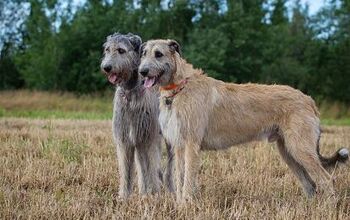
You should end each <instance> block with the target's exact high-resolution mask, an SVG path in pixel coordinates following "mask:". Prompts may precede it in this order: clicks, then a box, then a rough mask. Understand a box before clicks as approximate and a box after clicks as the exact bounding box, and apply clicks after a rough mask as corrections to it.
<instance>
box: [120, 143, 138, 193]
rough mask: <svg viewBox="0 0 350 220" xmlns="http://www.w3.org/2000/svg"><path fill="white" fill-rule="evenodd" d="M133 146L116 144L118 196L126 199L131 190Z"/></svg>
mask: <svg viewBox="0 0 350 220" xmlns="http://www.w3.org/2000/svg"><path fill="white" fill-rule="evenodd" d="M134 151H135V148H134V147H130V146H124V145H118V146H117V157H118V164H119V176H120V179H119V181H120V183H119V197H120V198H122V199H126V198H127V197H129V195H130V193H131V190H132V171H133V166H134Z"/></svg>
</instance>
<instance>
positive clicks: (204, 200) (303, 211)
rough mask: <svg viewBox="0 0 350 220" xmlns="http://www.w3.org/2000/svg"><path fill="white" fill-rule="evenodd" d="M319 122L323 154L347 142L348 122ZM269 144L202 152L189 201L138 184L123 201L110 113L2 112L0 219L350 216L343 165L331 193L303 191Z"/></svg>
mask: <svg viewBox="0 0 350 220" xmlns="http://www.w3.org/2000/svg"><path fill="white" fill-rule="evenodd" d="M323 130H324V132H323V135H322V138H321V150H322V153H323V154H327V155H329V154H330V153H332V152H333V151H334V150H335V149H337V148H338V147H339V146H350V127H339V126H327V127H324V128H323ZM275 148H276V147H275V145H274V144H269V143H267V142H252V143H249V144H245V145H241V146H237V147H233V148H231V149H229V150H226V151H217V152H203V153H202V162H201V170H200V175H199V183H200V184H199V186H200V190H199V195H198V196H199V198H198V199H197V200H195V203H191V204H188V205H186V206H177V205H176V203H175V200H174V196H173V195H171V194H169V193H167V192H166V191H165V190H163V191H162V192H161V193H159V194H158V195H153V196H148V197H140V196H138V195H137V193H135V191H136V190H137V189H136V187H135V190H134V193H133V195H132V196H131V198H130V199H129V200H127V201H122V200H120V199H119V198H118V196H117V192H118V185H119V184H118V169H117V161H116V152H115V149H114V146H113V143H112V134H111V122H110V121H109V120H61V119H50V120H48V119H46V120H40V119H19V118H0V219H40V218H41V219H67V218H68V219H350V186H349V184H350V168H349V165H347V166H346V165H345V166H344V165H343V166H340V167H338V168H337V169H336V171H335V172H334V176H335V177H336V181H335V189H336V197H335V198H333V199H329V198H325V197H322V196H316V198H314V199H307V198H306V197H305V195H304V194H303V192H302V190H301V188H300V187H299V185H298V182H297V180H296V178H295V177H294V176H293V175H292V173H291V171H290V170H289V169H288V167H287V166H286V164H285V163H284V162H283V161H282V160H281V158H280V156H279V155H278V152H277V150H276V149H275ZM164 161H165V157H164V158H163V162H164ZM163 167H164V165H163Z"/></svg>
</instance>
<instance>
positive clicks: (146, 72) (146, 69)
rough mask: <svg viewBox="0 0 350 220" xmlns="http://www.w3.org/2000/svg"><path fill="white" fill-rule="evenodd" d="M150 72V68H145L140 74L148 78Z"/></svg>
mask: <svg viewBox="0 0 350 220" xmlns="http://www.w3.org/2000/svg"><path fill="white" fill-rule="evenodd" d="M148 72H149V69H148V68H143V69H141V70H140V74H141V75H142V76H147V74H148Z"/></svg>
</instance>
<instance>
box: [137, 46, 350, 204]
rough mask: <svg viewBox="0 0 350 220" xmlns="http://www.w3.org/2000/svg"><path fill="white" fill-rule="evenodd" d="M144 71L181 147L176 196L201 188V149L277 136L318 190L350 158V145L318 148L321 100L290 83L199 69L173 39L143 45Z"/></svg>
mask: <svg viewBox="0 0 350 220" xmlns="http://www.w3.org/2000/svg"><path fill="white" fill-rule="evenodd" d="M141 53H142V55H141V56H142V57H141V64H140V66H139V73H140V74H141V75H143V76H144V77H145V83H144V86H145V87H152V86H153V85H155V84H159V85H160V92H161V101H160V111H161V112H160V116H159V119H160V124H161V129H162V133H163V135H164V137H165V138H166V139H167V141H168V142H169V143H170V144H171V145H172V146H173V147H174V151H175V161H176V180H177V183H176V187H177V189H176V190H177V194H176V195H177V199H178V200H183V199H185V200H187V199H191V198H192V197H193V195H194V192H195V189H196V180H197V173H198V170H199V165H200V150H210V149H226V148H228V147H230V146H232V145H237V144H241V143H245V142H248V141H252V140H259V139H263V138H267V139H268V140H269V141H277V146H278V149H279V152H280V154H281V156H282V158H283V159H284V160H285V161H286V163H287V164H288V166H289V167H290V168H291V170H292V171H293V172H294V174H295V175H296V176H297V177H298V179H299V180H300V182H301V184H302V186H303V188H304V190H305V192H306V193H307V194H308V195H309V196H312V195H313V194H314V193H315V192H316V184H315V182H316V183H317V186H318V187H320V188H321V189H323V190H325V191H327V192H329V193H333V182H332V178H331V176H330V174H329V173H328V172H327V171H326V169H325V168H326V167H331V166H333V165H335V164H336V162H337V161H341V162H345V161H346V160H347V159H348V150H347V149H345V148H342V149H339V150H338V151H337V152H336V153H335V154H334V155H333V156H332V157H330V158H324V157H322V156H321V155H320V154H319V139H320V120H319V113H318V110H317V108H316V106H315V102H314V101H313V100H312V98H310V97H309V96H306V95H304V94H303V93H302V92H300V91H299V90H295V89H293V88H291V87H288V86H279V85H259V84H243V85H238V84H233V83H225V82H222V81H219V80H216V79H213V78H211V77H208V76H206V75H204V74H203V73H202V71H201V70H198V69H194V68H193V67H192V65H191V64H188V63H187V62H186V61H185V60H184V59H182V58H181V56H180V46H179V44H178V43H177V42H176V41H173V40H152V41H148V42H147V43H146V44H144V45H142V46H141Z"/></svg>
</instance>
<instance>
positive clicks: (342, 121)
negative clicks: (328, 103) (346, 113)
mask: <svg viewBox="0 0 350 220" xmlns="http://www.w3.org/2000/svg"><path fill="white" fill-rule="evenodd" d="M321 124H323V125H338V126H350V118H339V119H331V118H326V119H321Z"/></svg>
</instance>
